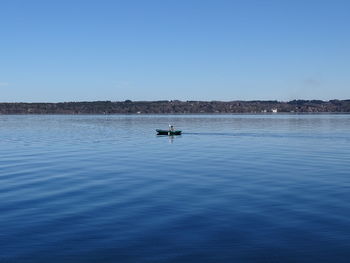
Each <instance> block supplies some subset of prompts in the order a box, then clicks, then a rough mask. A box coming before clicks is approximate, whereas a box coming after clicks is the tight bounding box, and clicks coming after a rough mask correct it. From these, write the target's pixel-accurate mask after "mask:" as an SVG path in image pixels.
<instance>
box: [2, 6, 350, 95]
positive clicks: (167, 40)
mask: <svg viewBox="0 0 350 263" xmlns="http://www.w3.org/2000/svg"><path fill="white" fill-rule="evenodd" d="M334 98H336V99H350V1H347V0H343V1H340V0H329V1H325V0H290V1H287V0H275V1H273V0H256V1H253V0H228V1H224V0H211V1H204V0H183V1H181V0H159V1H153V0H142V1H133V0H128V1H127V0H125V1H118V0H114V1H106V0H95V1H89V0H84V1H78V0H69V1H64V0H51V1H48V0H43V1H36V0H31V1H27V0H23V1H17V0H0V101H2V102H15V101H16V102H19V101H27V102H44V101H49V102H57V101H86V100H87V101H92V100H112V101H119V100H125V99H131V100H163V99H169V100H173V99H180V100H255V99H269V100H270V99H271V100H292V99H324V100H328V99H334Z"/></svg>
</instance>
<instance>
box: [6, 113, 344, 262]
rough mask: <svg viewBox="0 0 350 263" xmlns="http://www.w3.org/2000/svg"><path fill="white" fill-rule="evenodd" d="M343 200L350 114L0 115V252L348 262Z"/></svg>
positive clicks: (96, 258) (29, 256)
mask: <svg viewBox="0 0 350 263" xmlns="http://www.w3.org/2000/svg"><path fill="white" fill-rule="evenodd" d="M168 123H172V124H175V125H176V128H179V129H182V130H183V131H184V134H183V135H182V136H180V137H175V138H170V137H168V136H156V135H155V129H156V128H166V127H167V126H168ZM349 202H350V115H233V116H231V115H219V116H218V115H216V116H215V115H214V116H206V115H200V116H198V115H188V116H156V115H154V116H47V115H46V116H0V262H349V260H350V205H349Z"/></svg>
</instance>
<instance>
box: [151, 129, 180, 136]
mask: <svg viewBox="0 0 350 263" xmlns="http://www.w3.org/2000/svg"><path fill="white" fill-rule="evenodd" d="M156 131H157V135H181V131H169V130H156Z"/></svg>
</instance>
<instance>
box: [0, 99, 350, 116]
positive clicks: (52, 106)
mask: <svg viewBox="0 0 350 263" xmlns="http://www.w3.org/2000/svg"><path fill="white" fill-rule="evenodd" d="M269 112H285V113H286V112H295V113H308V112H309V113H311V112H350V100H330V101H322V100H293V101H289V102H280V101H227V102H225V101H179V100H171V101H167V100H165V101H131V100H126V101H116V102H112V101H92V102H61V103H0V114H191V113H269Z"/></svg>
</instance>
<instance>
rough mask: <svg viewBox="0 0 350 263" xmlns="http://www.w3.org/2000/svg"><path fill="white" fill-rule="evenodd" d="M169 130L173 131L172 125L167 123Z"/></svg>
mask: <svg viewBox="0 0 350 263" xmlns="http://www.w3.org/2000/svg"><path fill="white" fill-rule="evenodd" d="M169 131H170V132H173V131H174V126H173V125H170V124H169Z"/></svg>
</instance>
